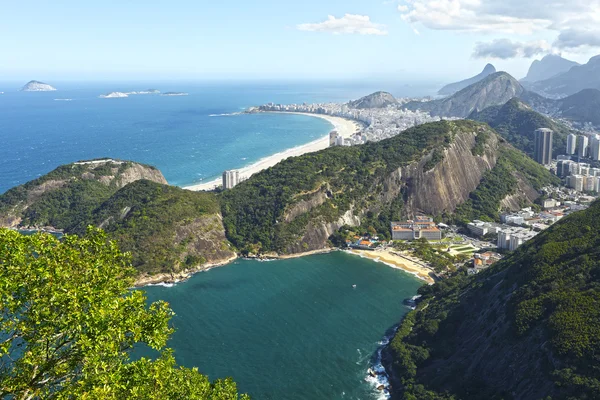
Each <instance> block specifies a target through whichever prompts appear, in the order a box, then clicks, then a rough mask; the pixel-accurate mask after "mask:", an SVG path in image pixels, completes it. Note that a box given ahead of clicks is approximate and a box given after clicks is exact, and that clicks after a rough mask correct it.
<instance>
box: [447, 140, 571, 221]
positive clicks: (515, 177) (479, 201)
mask: <svg viewBox="0 0 600 400" xmlns="http://www.w3.org/2000/svg"><path fill="white" fill-rule="evenodd" d="M519 179H524V180H526V181H527V182H528V183H529V184H531V186H532V187H533V188H534V189H536V190H539V189H541V188H542V187H544V186H548V185H557V184H559V183H560V180H559V179H558V178H557V177H556V176H554V175H552V174H550V172H548V170H546V169H545V168H544V167H543V166H541V165H540V164H538V163H536V162H535V161H533V160H532V159H531V158H529V157H527V156H525V155H524V154H523V153H521V152H519V151H517V150H515V149H514V148H512V147H510V146H506V145H504V146H502V147H501V150H500V154H499V156H498V161H497V163H496V166H495V167H494V168H493V169H491V170H490V171H488V172H486V173H485V175H484V176H483V179H482V180H481V183H480V184H479V186H478V187H477V189H476V190H475V191H473V192H472V193H471V194H470V195H469V199H468V200H467V201H466V202H464V203H463V204H461V205H460V206H458V207H457V208H456V210H455V212H454V214H453V215H452V216H449V217H448V218H447V219H448V220H450V221H451V222H454V223H462V224H466V223H468V222H469V221H472V220H474V219H480V220H484V221H496V220H498V218H499V215H498V212H499V211H500V208H501V207H500V203H501V201H502V199H504V198H505V197H506V196H508V195H511V194H513V193H515V192H516V190H517V189H518V183H519Z"/></svg>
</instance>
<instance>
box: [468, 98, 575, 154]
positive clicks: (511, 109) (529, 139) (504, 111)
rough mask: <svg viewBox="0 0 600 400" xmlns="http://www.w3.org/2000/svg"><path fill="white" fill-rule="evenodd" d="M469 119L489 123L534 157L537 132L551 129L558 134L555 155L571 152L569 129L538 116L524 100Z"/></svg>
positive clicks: (493, 108) (554, 143) (494, 107)
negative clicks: (568, 137) (541, 129)
mask: <svg viewBox="0 0 600 400" xmlns="http://www.w3.org/2000/svg"><path fill="white" fill-rule="evenodd" d="M469 119H473V120H476V121H481V122H487V123H488V124H489V125H490V126H491V127H492V128H494V129H495V130H496V132H498V133H499V134H500V135H501V136H502V137H503V138H505V139H506V140H507V141H508V142H509V143H510V144H512V145H513V146H515V147H516V148H517V149H519V150H522V151H523V152H525V153H527V154H528V155H530V156H532V155H533V150H534V138H535V134H534V133H535V130H536V129H539V128H549V129H552V130H553V131H554V135H553V137H552V140H553V145H552V147H553V152H554V154H555V155H556V154H564V153H565V151H566V148H567V135H568V134H569V133H571V131H570V129H569V128H568V127H566V126H565V125H563V124H561V123H559V122H556V121H553V120H552V119H550V118H548V117H546V116H544V115H542V114H540V113H537V112H535V111H533V110H532V109H531V107H529V106H528V105H527V104H525V103H524V102H522V101H521V100H519V99H517V98H514V99H511V100H510V101H508V102H507V103H506V104H504V105H499V106H492V107H488V108H486V109H484V110H482V111H479V112H477V111H475V112H473V113H472V114H471V115H470V116H469Z"/></svg>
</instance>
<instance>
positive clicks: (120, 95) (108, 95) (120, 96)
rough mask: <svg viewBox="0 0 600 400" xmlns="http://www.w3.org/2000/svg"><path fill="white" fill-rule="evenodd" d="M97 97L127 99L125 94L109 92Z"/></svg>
mask: <svg viewBox="0 0 600 400" xmlns="http://www.w3.org/2000/svg"><path fill="white" fill-rule="evenodd" d="M98 97H99V98H101V99H119V98H123V97H129V95H128V94H127V93H123V92H110V93H107V94H101V95H100V96H98Z"/></svg>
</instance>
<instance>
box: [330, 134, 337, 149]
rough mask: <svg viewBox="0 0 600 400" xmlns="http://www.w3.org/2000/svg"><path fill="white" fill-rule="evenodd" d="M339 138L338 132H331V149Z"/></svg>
mask: <svg viewBox="0 0 600 400" xmlns="http://www.w3.org/2000/svg"><path fill="white" fill-rule="evenodd" d="M337 137H338V133H337V131H331V132H329V147H333V146H335V142H336V139H337Z"/></svg>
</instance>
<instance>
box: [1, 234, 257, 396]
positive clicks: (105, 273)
mask: <svg viewBox="0 0 600 400" xmlns="http://www.w3.org/2000/svg"><path fill="white" fill-rule="evenodd" d="M133 276H134V270H133V268H131V266H130V258H129V255H128V254H123V253H121V252H120V251H119V249H118V248H117V246H116V244H115V242H110V241H108V240H107V239H106V236H105V234H104V233H103V232H102V231H100V230H95V229H91V228H90V229H88V233H87V235H86V236H85V237H82V238H79V237H77V236H68V235H67V236H65V237H64V238H63V239H62V240H61V241H59V240H58V239H56V238H55V237H53V236H52V235H49V234H36V235H32V236H24V235H21V234H19V233H18V232H15V231H10V230H6V229H0V297H1V298H0V301H1V307H2V311H1V319H0V330H1V331H0V396H1V397H2V398H5V397H9V398H14V399H36V398H44V399H69V398H84V399H125V398H126V399H167V398H172V399H222V400H235V399H238V394H237V389H236V385H235V383H234V382H233V381H231V380H230V379H226V380H219V381H216V382H214V383H211V382H209V380H208V378H207V377H206V376H203V375H201V374H200V373H199V372H198V371H197V369H195V368H194V369H189V368H182V367H177V366H176V365H175V359H174V357H173V354H172V351H171V350H170V349H167V348H165V346H166V342H167V339H168V338H169V336H170V335H171V333H172V332H173V329H172V328H170V327H169V320H170V318H171V316H172V315H173V312H172V311H171V309H170V308H169V307H168V304H167V303H165V302H163V301H158V302H155V303H152V304H150V305H149V306H147V305H146V298H145V296H144V293H143V292H142V291H140V290H129V288H130V287H131V286H132V285H133ZM136 344H145V345H147V346H149V347H151V348H153V349H155V350H157V351H159V354H160V356H159V357H158V358H157V359H156V360H150V359H146V358H141V359H139V360H136V361H132V360H131V359H130V357H129V352H130V350H131V349H132V348H133V346H134V345H136ZM241 398H242V399H247V396H245V395H243V396H241Z"/></svg>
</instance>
